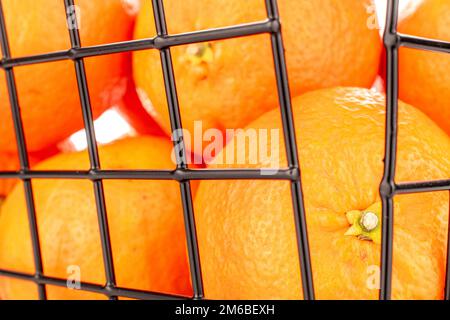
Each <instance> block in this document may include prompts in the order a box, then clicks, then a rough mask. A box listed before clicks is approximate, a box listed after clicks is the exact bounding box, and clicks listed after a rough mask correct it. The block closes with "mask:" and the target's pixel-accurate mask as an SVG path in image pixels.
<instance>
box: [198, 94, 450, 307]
mask: <svg viewBox="0 0 450 320" xmlns="http://www.w3.org/2000/svg"><path fill="white" fill-rule="evenodd" d="M384 103H385V102H384V97H383V96H382V95H381V94H379V93H376V92H375V91H370V90H367V89H359V88H342V87H341V88H334V89H322V90H319V91H313V92H310V93H307V94H305V95H303V96H300V97H297V98H296V99H294V100H293V113H294V120H295V124H296V134H297V140H298V143H299V156H300V163H301V170H302V183H303V191H304V199H305V207H306V219H307V225H308V236H309V244H310V250H311V260H312V272H313V279H314V284H315V293H316V298H318V299H376V298H378V293H379V290H377V288H378V284H379V282H378V281H377V280H378V279H379V261H380V236H381V234H380V232H381V231H380V230H381V224H380V222H381V200H380V197H379V192H378V190H379V183H380V181H381V177H382V173H383V157H384V124H385V106H384ZM399 117H400V122H399V141H398V161H397V176H396V181H397V182H406V181H413V180H414V181H415V180H432V179H443V178H448V177H449V176H450V139H449V138H448V136H447V135H446V134H445V133H444V132H443V131H442V130H441V129H440V128H439V127H438V126H437V125H435V124H434V123H433V122H432V121H431V120H430V119H428V118H427V117H426V116H425V115H424V114H423V113H421V112H420V111H418V110H417V109H415V108H414V107H411V106H410V105H407V104H405V103H400V105H399ZM279 118H280V117H279V116H278V115H277V112H276V111H270V112H268V113H266V114H264V115H263V116H261V117H260V118H259V119H257V120H255V121H254V122H252V123H251V124H249V125H248V126H247V129H250V130H253V129H258V130H259V129H275V130H277V129H278V130H280V128H281V124H280V120H279ZM281 136H282V134H281V133H280V137H281ZM267 141H272V142H271V143H273V144H275V143H277V142H278V141H279V140H276V139H271V140H267ZM250 143H253V144H254V143H256V142H255V141H251V142H250ZM248 145H249V144H247V145H243V144H239V145H238V144H237V143H234V142H230V144H229V145H228V146H227V148H226V149H225V150H224V151H223V152H222V154H224V153H225V154H226V152H228V151H230V150H228V149H229V148H234V152H235V153H234V156H235V157H236V156H238V155H239V154H240V155H241V156H243V155H245V156H246V158H245V159H246V162H245V163H244V165H238V164H228V165H223V164H220V163H217V162H216V163H214V164H213V165H211V167H212V168H236V167H248V168H258V167H272V169H275V168H276V166H274V165H271V164H270V162H263V163H255V164H251V162H250V161H249V159H250V156H251V154H249V148H248ZM250 145H252V144H250ZM270 147H272V146H270ZM269 150H270V149H269ZM275 150H277V149H276V148H275ZM278 150H279V151H278ZM278 150H277V151H276V152H275V153H274V159H276V157H277V156H278V157H279V158H278V160H279V163H280V166H281V167H285V166H286V157H285V153H284V144H283V142H282V141H280V143H279V148H278ZM244 152H245V153H244ZM229 154H231V155H232V153H231V152H229ZM218 159H220V157H218ZM230 159H231V160H233V159H235V158H230ZM230 159H228V158H227V159H226V162H227V163H236V162H235V161H231V160H230ZM260 162H262V161H260ZM273 163H274V164H276V162H273ZM211 199H213V200H211ZM394 200H395V213H394V215H395V217H394V264H393V298H395V299H437V298H442V297H443V291H444V283H445V265H446V262H445V261H446V259H445V258H446V244H447V230H448V229H447V223H448V212H449V195H448V192H432V193H420V194H412V195H401V196H396V197H395V199H394ZM195 217H196V224H197V230H198V239H199V248H200V259H201V266H202V274H203V279H204V289H205V296H206V298H211V299H217V298H225V299H299V298H302V290H301V278H300V268H299V259H298V251H297V245H296V237H295V226H294V216H293V210H292V201H291V194H290V184H289V182H288V181H262V180H259V181H255V180H240V181H237V180H236V181H235V180H233V181H202V182H201V183H200V186H199V188H198V190H197V195H196V199H195Z"/></svg>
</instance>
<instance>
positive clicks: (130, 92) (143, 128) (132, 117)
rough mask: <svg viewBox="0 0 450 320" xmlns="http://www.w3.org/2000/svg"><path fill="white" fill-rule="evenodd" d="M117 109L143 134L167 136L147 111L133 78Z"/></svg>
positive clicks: (137, 131)
mask: <svg viewBox="0 0 450 320" xmlns="http://www.w3.org/2000/svg"><path fill="white" fill-rule="evenodd" d="M115 110H116V111H117V112H118V113H119V114H120V115H121V116H122V118H124V119H125V120H126V121H127V123H128V124H129V125H130V126H131V127H132V128H133V129H134V130H135V131H136V133H138V134H141V135H152V136H166V134H165V132H164V131H163V130H162V129H161V127H160V126H159V125H158V124H157V123H156V121H155V120H154V119H153V118H152V117H151V116H150V115H149V114H148V113H147V112H146V111H145V109H144V107H143V106H142V103H141V101H140V100H139V97H138V95H137V93H136V87H135V85H134V82H133V80H132V79H130V81H129V83H128V85H127V91H126V92H125V95H124V97H123V99H122V101H121V102H119V103H118V104H117V106H116V108H115Z"/></svg>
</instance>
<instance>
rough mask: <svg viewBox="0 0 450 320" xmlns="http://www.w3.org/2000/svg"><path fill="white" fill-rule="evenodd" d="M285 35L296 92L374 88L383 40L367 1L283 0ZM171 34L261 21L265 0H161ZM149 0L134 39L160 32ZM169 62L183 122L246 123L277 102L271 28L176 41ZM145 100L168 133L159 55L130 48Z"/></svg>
mask: <svg viewBox="0 0 450 320" xmlns="http://www.w3.org/2000/svg"><path fill="white" fill-rule="evenodd" d="M278 3H279V7H280V14H281V21H282V28H283V37H284V43H285V49H286V57H287V65H288V73H289V78H290V87H291V91H292V94H293V95H294V96H295V95H298V94H300V93H303V92H306V91H309V90H313V89H318V88H323V87H330V86H336V85H353V86H364V87H370V86H371V85H372V83H373V81H374V79H375V76H376V74H377V69H378V64H379V56H380V50H381V43H380V38H379V33H378V30H376V28H373V29H370V28H369V27H368V21H370V14H369V13H368V12H369V9H368V8H370V7H371V6H373V5H374V4H373V2H372V1H370V0H363V1H361V0H344V1H329V0H316V1H309V0H280V1H278ZM164 4H165V12H166V17H167V24H168V31H169V33H170V34H177V33H183V32H188V31H197V30H203V29H207V28H214V27H223V26H230V25H235V24H241V23H247V22H254V21H262V20H265V19H266V18H267V14H266V11H265V6H264V1H261V0H249V1H241V0H231V1H230V0H213V1H198V0H187V1H176V0H168V1H165V2H164ZM153 21H154V19H153V16H152V8H151V5H150V2H149V1H147V2H145V3H144V4H143V8H142V9H141V12H140V15H139V16H138V19H137V22H136V28H135V35H134V36H135V38H138V39H139V38H143V37H153V36H155V35H156V31H155V25H154V23H153ZM171 52H172V61H173V66H174V71H175V78H176V85H177V89H178V94H179V102H180V108H181V112H182V120H183V125H184V127H185V128H186V129H188V130H189V131H190V132H193V128H194V121H196V120H198V121H202V125H203V129H204V130H207V129H209V128H217V129H221V130H224V129H225V128H238V127H241V128H242V127H243V126H245V124H247V123H248V122H249V121H251V120H253V119H255V118H256V117H258V116H259V115H261V114H262V113H264V112H265V111H267V110H269V109H271V108H274V107H275V106H277V103H278V97H277V89H276V80H275V71H274V64H273V58H272V51H271V42H270V35H268V34H263V35H256V36H251V37H244V38H238V39H230V40H224V41H213V42H208V43H200V44H190V45H186V46H179V47H173V48H172V49H171ZM133 73H134V79H135V81H136V85H137V87H138V90H139V93H140V96H141V99H142V100H143V102H144V106H145V107H146V108H147V110H148V111H149V112H150V113H151V114H152V115H154V116H155V118H156V120H157V121H158V122H159V123H160V124H161V126H162V127H163V128H164V129H165V130H166V131H167V132H170V131H171V130H170V125H169V116H168V109H167V103H166V95H165V91H164V83H163V75H162V69H161V62H160V54H159V52H158V51H157V50H147V51H140V52H134V53H133Z"/></svg>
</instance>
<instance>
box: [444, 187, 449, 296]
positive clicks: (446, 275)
mask: <svg viewBox="0 0 450 320" xmlns="http://www.w3.org/2000/svg"><path fill="white" fill-rule="evenodd" d="M448 196H449V199H448V201H449V210H448V214H449V217H450V191H449V192H448ZM444 299H445V300H447V301H450V219H449V221H448V232H447V264H446V270H445V291H444Z"/></svg>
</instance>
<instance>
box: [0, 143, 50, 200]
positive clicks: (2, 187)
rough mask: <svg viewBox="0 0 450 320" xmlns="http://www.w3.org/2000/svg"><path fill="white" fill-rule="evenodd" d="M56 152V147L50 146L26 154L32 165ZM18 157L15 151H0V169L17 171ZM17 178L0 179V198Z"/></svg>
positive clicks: (8, 190)
mask: <svg viewBox="0 0 450 320" xmlns="http://www.w3.org/2000/svg"><path fill="white" fill-rule="evenodd" d="M57 152H58V149H57V148H56V147H52V148H49V149H46V150H43V151H40V152H34V153H31V154H29V155H28V160H29V162H30V164H31V165H32V166H34V165H35V164H37V163H38V162H40V161H42V160H44V159H46V158H48V157H50V156H53V155H55V154H56V153H57ZM19 168H20V165H19V158H18V154H17V152H12V153H7V152H0V171H17V170H19ZM16 182H17V180H14V179H0V199H1V198H2V197H4V196H6V195H7V194H8V193H9V192H10V191H11V190H12V188H13V187H14V185H15V184H16Z"/></svg>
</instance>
